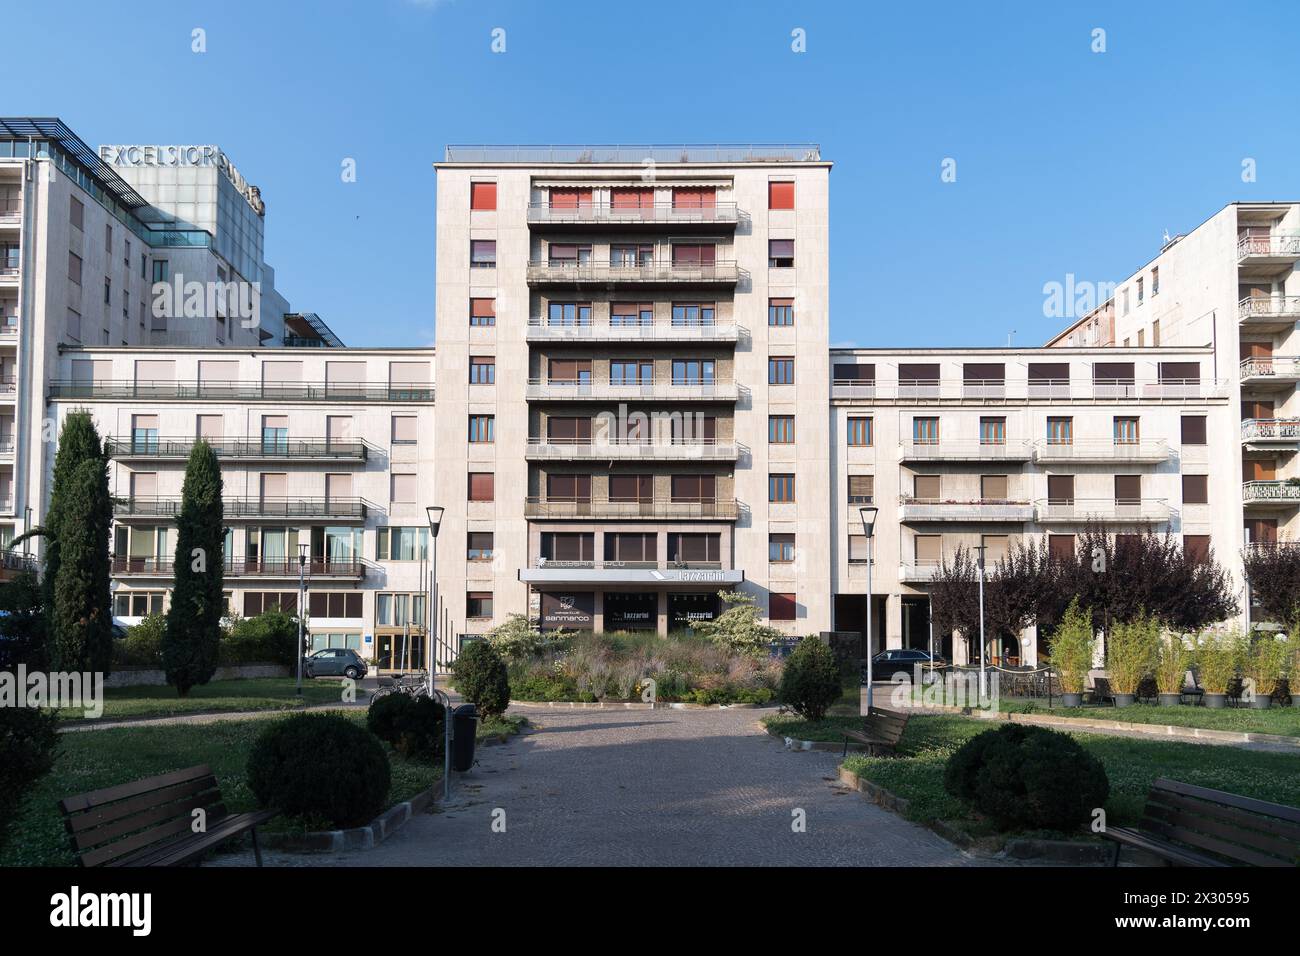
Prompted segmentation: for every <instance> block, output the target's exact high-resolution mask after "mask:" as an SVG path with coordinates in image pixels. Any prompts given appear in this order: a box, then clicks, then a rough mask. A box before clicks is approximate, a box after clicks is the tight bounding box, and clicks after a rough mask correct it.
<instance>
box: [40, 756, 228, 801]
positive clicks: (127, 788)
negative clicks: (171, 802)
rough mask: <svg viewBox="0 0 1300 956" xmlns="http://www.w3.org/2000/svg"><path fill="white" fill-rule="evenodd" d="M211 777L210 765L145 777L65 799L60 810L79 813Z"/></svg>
mask: <svg viewBox="0 0 1300 956" xmlns="http://www.w3.org/2000/svg"><path fill="white" fill-rule="evenodd" d="M210 776H212V771H211V770H210V769H209V768H208V765H207V764H199V765H198V766H197V767H186V768H185V769H184V770H173V771H172V772H171V773H164V774H160V775H158V776H156V777H145V778H144V779H143V780H134V781H132V782H131V783H123V784H119V785H118V786H116V787H104V788H103V789H102V790H91V791H90V792H89V793H80V794H77V795H76V796H72V797H65V798H64V799H62V800H60V801H59V809H60V810H62V811H63V812H64V813H77V812H79V811H82V810H90V809H93V808H94V807H97V806H99V805H100V804H101V803H112V802H114V801H116V800H125V799H127V798H128V797H135V796H139V795H140V794H142V793H148V792H149V791H150V790H161V789H162V788H163V787H169V786H171V785H172V784H177V783H185V782H186V781H188V780H194V779H196V778H198V777H210Z"/></svg>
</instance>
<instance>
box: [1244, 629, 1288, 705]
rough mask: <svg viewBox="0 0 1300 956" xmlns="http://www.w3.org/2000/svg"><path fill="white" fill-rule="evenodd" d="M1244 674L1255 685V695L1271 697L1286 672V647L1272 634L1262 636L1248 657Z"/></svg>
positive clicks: (1257, 639) (1256, 640)
mask: <svg viewBox="0 0 1300 956" xmlns="http://www.w3.org/2000/svg"><path fill="white" fill-rule="evenodd" d="M1242 672H1243V673H1244V675H1245V676H1246V677H1249V678H1250V679H1251V680H1252V681H1253V682H1254V684H1255V693H1256V694H1257V695H1259V696H1260V697H1271V696H1272V695H1273V692H1274V691H1276V690H1277V689H1278V685H1279V684H1280V683H1281V682H1282V677H1283V676H1284V674H1285V672H1286V645H1285V643H1283V642H1282V641H1280V640H1278V639H1277V638H1275V637H1274V636H1273V635H1272V634H1267V633H1265V634H1260V635H1259V636H1258V637H1256V638H1255V643H1254V645H1253V646H1252V647H1251V648H1250V651H1249V653H1248V654H1247V655H1246V659H1245V662H1244V664H1243V667H1242Z"/></svg>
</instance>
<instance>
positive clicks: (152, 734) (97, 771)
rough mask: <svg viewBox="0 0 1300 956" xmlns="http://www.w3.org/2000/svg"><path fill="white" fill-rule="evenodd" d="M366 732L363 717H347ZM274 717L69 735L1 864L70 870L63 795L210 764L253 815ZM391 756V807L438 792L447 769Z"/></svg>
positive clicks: (279, 823)
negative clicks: (248, 770)
mask: <svg viewBox="0 0 1300 956" xmlns="http://www.w3.org/2000/svg"><path fill="white" fill-rule="evenodd" d="M343 713H344V716H346V717H347V718H348V719H349V720H354V721H356V722H357V723H359V724H362V725H363V726H364V724H365V719H366V715H365V713H364V711H359V710H354V711H344V712H343ZM272 716H274V715H270V714H268V715H266V716H262V717H253V718H245V719H240V720H223V721H216V722H213V723H210V724H203V725H202V726H195V725H171V726H148V727H122V728H117V729H108V730H95V731H89V732H86V733H74V734H64V735H63V736H62V738H61V740H60V747H61V752H60V754H59V757H58V760H57V762H56V763H55V766H54V770H53V771H52V772H51V773H50V774H49V776H47V777H45V778H44V779H43V780H42V781H41V782H40V784H39V785H38V786H37V787H36V789H35V790H34V791H33V793H32V795H31V797H30V799H29V800H28V801H27V803H26V804H25V806H24V808H23V811H22V812H21V813H20V814H19V818H18V820H17V821H15V825H14V828H13V831H12V837H13V839H12V842H11V844H10V845H9V847H8V848H7V849H6V850H5V851H4V853H3V854H0V866H69V865H71V864H72V863H73V862H74V860H73V857H72V853H71V851H70V850H69V849H68V838H67V834H66V833H65V831H64V829H63V819H62V817H61V816H60V814H59V811H58V807H57V806H56V804H57V802H58V801H59V800H60V799H62V798H63V797H66V796H70V795H72V794H76V793H84V792H85V791H87V790H95V789H98V788H100V787H110V786H114V785H116V784H120V783H127V782H129V781H131V780H137V779H139V778H140V777H148V776H153V775H155V774H160V773H166V772H168V771H171V770H180V769H182V768H184V767H192V766H194V765H195V764H201V763H206V764H207V765H208V766H210V767H211V768H212V771H213V773H215V774H216V777H217V782H218V783H219V784H220V786H221V794H222V796H223V797H224V798H225V802H226V806H227V807H228V808H229V809H230V810H231V811H232V812H235V813H238V812H241V811H244V810H252V809H254V808H255V807H256V800H255V799H254V797H253V794H252V792H251V791H250V790H249V789H248V786H247V784H246V782H245V777H244V768H245V764H246V763H247V760H248V754H249V751H250V750H251V748H252V746H253V741H254V739H255V738H256V737H257V734H258V733H259V731H261V729H262V728H263V727H264V726H266V721H267V720H268V719H269V718H270V717H272ZM390 756H391V763H392V768H393V787H392V791H391V793H390V794H389V803H390V804H392V803H399V802H401V801H403V800H408V799H410V798H411V797H413V796H415V795H416V794H417V793H419V792H420V791H422V790H426V789H428V788H429V787H431V786H433V784H434V782H435V781H436V780H438V779H440V778H441V769H440V768H435V767H434V766H433V765H432V763H424V764H421V763H417V762H414V761H411V762H408V761H405V760H403V759H401V758H400V757H397V756H396V755H390ZM301 827H302V823H301V821H295V820H293V819H288V818H283V817H281V818H277V819H276V820H273V821H272V822H271V823H270V824H268V825H267V827H266V829H267V830H270V831H277V830H279V831H292V830H295V829H301Z"/></svg>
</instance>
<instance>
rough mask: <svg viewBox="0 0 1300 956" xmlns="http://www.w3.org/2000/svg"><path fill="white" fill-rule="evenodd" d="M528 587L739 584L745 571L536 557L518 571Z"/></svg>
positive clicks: (708, 564) (715, 566) (692, 564)
mask: <svg viewBox="0 0 1300 956" xmlns="http://www.w3.org/2000/svg"><path fill="white" fill-rule="evenodd" d="M519 580H520V581H523V582H525V583H526V584H603V585H625V584H626V585H637V584H639V585H656V584H669V585H676V584H703V585H710V586H716V585H736V584H740V583H742V582H743V581H744V580H745V572H744V571H741V570H734V569H729V568H724V567H722V565H721V564H718V563H716V562H696V561H692V562H685V563H677V562H657V561H552V560H547V559H546V558H536V559H534V561H533V562H532V566H531V567H527V568H521V569H520V570H519Z"/></svg>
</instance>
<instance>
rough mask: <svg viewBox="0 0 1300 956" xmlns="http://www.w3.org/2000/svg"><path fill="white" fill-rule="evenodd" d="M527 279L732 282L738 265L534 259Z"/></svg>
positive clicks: (547, 280) (553, 280) (737, 276)
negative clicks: (570, 261)
mask: <svg viewBox="0 0 1300 956" xmlns="http://www.w3.org/2000/svg"><path fill="white" fill-rule="evenodd" d="M527 279H528V281H529V282H643V283H644V282H674V283H675V282H683V283H691V282H709V283H728V284H730V283H735V282H737V281H739V279H740V267H739V266H738V265H737V264H736V263H735V262H734V261H730V260H726V261H722V260H720V261H718V262H713V263H710V264H708V265H704V264H702V263H698V262H694V263H685V262H648V263H631V264H627V265H623V264H614V263H610V262H584V263H581V264H571V263H564V262H548V261H545V260H534V261H532V262H530V263H528V272H527Z"/></svg>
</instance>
